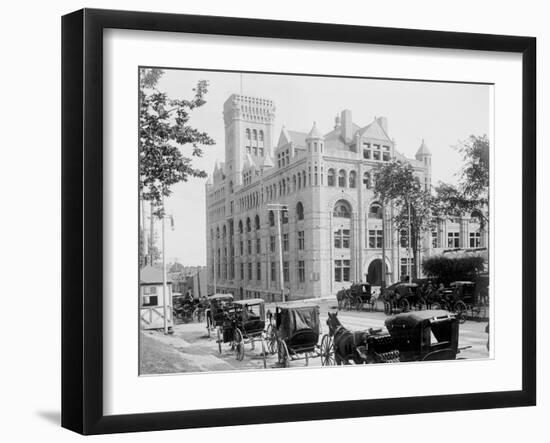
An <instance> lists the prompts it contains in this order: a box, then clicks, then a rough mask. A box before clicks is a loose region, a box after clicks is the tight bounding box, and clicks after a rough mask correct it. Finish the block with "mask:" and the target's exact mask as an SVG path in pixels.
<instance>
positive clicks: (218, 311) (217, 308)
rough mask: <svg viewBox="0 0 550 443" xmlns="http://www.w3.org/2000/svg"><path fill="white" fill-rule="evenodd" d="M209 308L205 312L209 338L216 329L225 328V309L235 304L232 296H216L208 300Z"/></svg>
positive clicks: (211, 296)
mask: <svg viewBox="0 0 550 443" xmlns="http://www.w3.org/2000/svg"><path fill="white" fill-rule="evenodd" d="M207 302H208V304H209V307H208V308H207V309H206V311H205V316H206V330H207V331H208V337H210V334H211V332H212V331H213V330H214V329H216V328H221V327H222V326H223V319H224V313H225V308H226V307H227V306H229V305H231V303H232V302H233V295H232V294H214V295H210V296H209V297H208V298H207Z"/></svg>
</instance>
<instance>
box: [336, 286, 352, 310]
mask: <svg viewBox="0 0 550 443" xmlns="http://www.w3.org/2000/svg"><path fill="white" fill-rule="evenodd" d="M348 296H349V289H340V290H339V291H338V292H337V293H336V300H337V301H338V310H341V309H343V308H344V307H345V303H344V301H345V300H346V299H347V298H348Z"/></svg>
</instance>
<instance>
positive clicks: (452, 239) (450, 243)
mask: <svg viewBox="0 0 550 443" xmlns="http://www.w3.org/2000/svg"><path fill="white" fill-rule="evenodd" d="M447 247H449V248H459V247H460V233H459V232H448V233H447Z"/></svg>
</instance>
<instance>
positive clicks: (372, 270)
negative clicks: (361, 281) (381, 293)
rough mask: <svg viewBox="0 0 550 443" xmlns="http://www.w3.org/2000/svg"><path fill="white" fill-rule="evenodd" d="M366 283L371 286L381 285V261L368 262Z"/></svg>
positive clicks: (378, 259)
mask: <svg viewBox="0 0 550 443" xmlns="http://www.w3.org/2000/svg"><path fill="white" fill-rule="evenodd" d="M367 281H368V282H369V283H370V284H371V285H373V286H381V285H382V259H380V258H377V259H375V260H373V261H371V262H370V265H369V269H368V273H367Z"/></svg>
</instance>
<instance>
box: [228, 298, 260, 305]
mask: <svg viewBox="0 0 550 443" xmlns="http://www.w3.org/2000/svg"><path fill="white" fill-rule="evenodd" d="M264 303H265V301H264V299H263V298H249V299H246V300H236V301H234V302H233V304H234V305H241V306H246V305H250V306H254V305H263V304H264Z"/></svg>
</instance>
